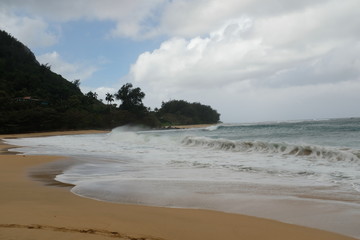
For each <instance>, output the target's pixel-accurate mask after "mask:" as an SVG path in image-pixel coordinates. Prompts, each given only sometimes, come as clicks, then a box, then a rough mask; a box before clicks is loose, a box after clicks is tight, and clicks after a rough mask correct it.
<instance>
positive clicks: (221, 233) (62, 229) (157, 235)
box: [0, 131, 354, 240]
mask: <svg viewBox="0 0 360 240" xmlns="http://www.w3.org/2000/svg"><path fill="white" fill-rule="evenodd" d="M82 133H85V134H86V133H97V132H92V131H86V132H53V133H46V135H43V134H42V133H41V134H21V135H0V139H2V138H5V137H7V138H11V137H35V136H52V135H63V134H82ZM0 148H1V149H5V150H1V155H0V164H1V168H0V171H1V174H0V189H1V192H2V194H1V196H0V212H1V213H2V214H1V216H0V239H9V238H16V239H28V238H29V236H31V237H32V238H36V239H49V238H55V239H68V238H76V239H106V238H114V237H115V238H118V239H280V240H281V239H324V240H325V239H327V240H328V239H329V240H331V239H339V240H341V239H354V238H351V237H345V236H341V235H339V234H334V233H329V232H326V231H322V230H316V229H311V228H306V227H301V226H296V225H291V224H286V223H281V222H277V221H273V220H267V219H261V218H256V217H248V216H244V215H240V214H229V213H222V212H216V211H209V210H194V209H173V208H161V207H146V206H138V205H124V204H117V203H108V202H100V201H95V200H91V199H87V198H81V197H79V196H76V195H74V194H72V193H71V192H70V191H69V190H68V188H58V187H50V186H44V184H40V183H39V182H36V181H31V180H30V179H29V177H28V176H27V174H28V173H29V170H30V169H31V168H33V167H36V166H41V165H43V164H46V163H49V162H54V161H60V162H61V161H63V158H62V157H60V156H32V155H31V156H30V155H15V154H6V153H8V152H7V150H6V149H7V148H11V146H8V145H6V144H3V143H2V142H1V144H0ZM4 153H5V154H4ZM48 177H49V176H48ZM269 207H271V206H269Z"/></svg>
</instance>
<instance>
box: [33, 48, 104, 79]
mask: <svg viewBox="0 0 360 240" xmlns="http://www.w3.org/2000/svg"><path fill="white" fill-rule="evenodd" d="M36 58H37V60H38V61H39V62H40V63H41V64H50V66H51V69H52V70H53V71H54V72H56V73H59V74H61V75H62V76H63V77H64V78H66V79H67V80H69V81H73V80H75V79H80V80H81V81H86V79H88V78H90V77H91V76H92V75H93V74H94V73H95V72H96V71H97V70H98V69H97V68H96V67H94V66H88V65H85V64H82V63H69V62H66V61H65V60H63V59H62V58H61V56H60V55H59V53H57V52H56V51H54V52H51V53H46V54H43V55H40V56H37V57H36Z"/></svg>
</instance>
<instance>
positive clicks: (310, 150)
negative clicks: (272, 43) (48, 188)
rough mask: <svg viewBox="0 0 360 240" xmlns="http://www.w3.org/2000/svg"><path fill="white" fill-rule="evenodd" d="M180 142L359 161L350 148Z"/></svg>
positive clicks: (203, 139)
mask: <svg viewBox="0 0 360 240" xmlns="http://www.w3.org/2000/svg"><path fill="white" fill-rule="evenodd" d="M182 144H183V145H185V146H192V147H204V148H209V149H214V150H222V151H231V152H249V153H250V152H251V153H264V154H269V153H270V154H279V155H284V156H286V155H293V156H300V157H308V158H311V159H326V160H328V161H332V162H338V161H347V162H359V163H360V152H358V151H351V149H348V148H347V149H345V148H344V149H337V148H330V147H320V146H314V145H312V146H310V145H291V144H287V143H272V142H263V141H233V140H227V139H212V138H207V137H189V136H188V137H185V138H184V139H183V140H182Z"/></svg>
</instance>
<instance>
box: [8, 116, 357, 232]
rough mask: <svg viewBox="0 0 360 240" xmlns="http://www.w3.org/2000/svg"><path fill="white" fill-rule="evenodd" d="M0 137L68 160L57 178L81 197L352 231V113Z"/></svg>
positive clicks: (354, 141)
mask: <svg viewBox="0 0 360 240" xmlns="http://www.w3.org/2000/svg"><path fill="white" fill-rule="evenodd" d="M6 142H8V143H9V144H14V145H19V146H23V147H22V148H21V149H20V151H21V152H23V153H24V154H46V155H62V156H67V157H69V158H71V159H72V160H73V161H72V162H73V164H72V165H71V166H70V167H68V168H67V169H65V170H64V171H63V173H62V174H59V175H58V176H57V177H56V180H57V181H60V182H63V183H69V184H72V185H74V187H73V188H72V190H71V191H72V192H73V193H75V194H77V195H80V196H83V197H88V198H92V199H97V200H102V201H110V202H118V203H127V204H142V205H151V206H162V207H184V208H203V209H213V210H220V211H226V212H233V213H242V214H249V215H255V216H260V217H269V218H275V219H278V220H281V221H285V222H289V223H296V224H300V225H305V226H312V227H314V226H315V227H317V228H321V229H326V230H331V231H336V232H339V233H344V234H347V235H352V236H355V237H360V232H359V230H358V222H360V119H359V118H351V119H350V118H349V119H329V120H307V121H288V122H266V123H248V124H219V125H216V126H211V127H208V128H200V129H195V128H194V129H171V130H144V129H141V128H134V127H119V128H116V129H113V130H112V131H111V132H109V133H104V134H89V135H71V136H53V137H41V138H23V139H7V140H6ZM16 151H19V149H16ZM339 221H340V222H341V224H339Z"/></svg>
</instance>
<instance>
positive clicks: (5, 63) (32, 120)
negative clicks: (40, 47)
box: [0, 30, 219, 133]
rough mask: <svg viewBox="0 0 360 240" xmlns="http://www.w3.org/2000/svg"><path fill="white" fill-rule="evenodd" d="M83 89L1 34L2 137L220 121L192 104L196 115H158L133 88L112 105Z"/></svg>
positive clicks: (168, 110)
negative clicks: (43, 132) (73, 130)
mask: <svg viewBox="0 0 360 240" xmlns="http://www.w3.org/2000/svg"><path fill="white" fill-rule="evenodd" d="M79 85H80V80H74V81H73V82H69V81H67V80H66V79H64V78H63V77H62V76H61V75H59V74H56V73H54V72H52V71H51V66H50V65H48V64H45V65H44V64H39V62H38V61H37V60H36V58H35V56H34V54H33V53H32V52H31V51H30V49H28V48H27V47H26V46H25V45H23V44H22V43H21V42H19V41H17V40H16V39H15V38H14V37H12V36H11V35H9V34H8V33H6V32H5V31H1V30H0V133H16V132H30V131H48V130H68V129H90V128H91V129H110V128H113V127H116V126H120V125H124V124H129V123H132V124H142V125H147V126H150V127H160V126H161V123H160V121H159V119H160V120H161V122H162V123H163V124H186V123H189V124H193V123H207V122H217V121H218V120H219V118H218V117H217V118H216V117H214V116H212V115H211V114H210V113H206V112H207V111H209V112H211V111H210V109H211V108H210V107H208V106H206V108H202V107H199V106H200V104H195V105H194V104H191V106H192V107H191V110H190V109H188V108H186V107H185V108H181V109H180V108H178V110H174V109H175V108H177V107H174V106H172V104H174V103H172V104H170V102H169V103H166V104H163V106H162V107H161V109H160V110H159V111H157V112H152V111H150V110H149V109H148V108H146V107H145V106H144V105H143V103H142V100H143V98H144V97H145V93H143V92H142V91H141V89H140V88H133V86H132V84H130V83H127V84H125V85H124V86H122V88H121V89H119V91H118V92H117V93H115V94H110V93H108V94H107V95H106V98H105V100H106V101H107V103H108V104H104V103H103V102H102V101H100V100H98V99H97V97H98V96H97V94H96V93H95V92H88V93H86V94H83V93H82V92H81V91H80V88H79ZM114 99H118V100H120V101H121V104H120V106H119V107H117V106H116V104H112V102H113V101H114ZM179 102H183V101H179ZM169 104H170V105H171V106H172V107H170V105H169ZM175 105H176V104H175ZM198 105H199V106H198ZM206 109H207V110H206ZM198 111H201V114H200V112H198ZM215 112H216V111H215ZM205 115H207V116H209V117H210V116H211V117H210V118H211V120H210V118H207V117H205V118H204V116H205ZM217 116H218V115H217ZM176 118H178V119H176Z"/></svg>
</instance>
